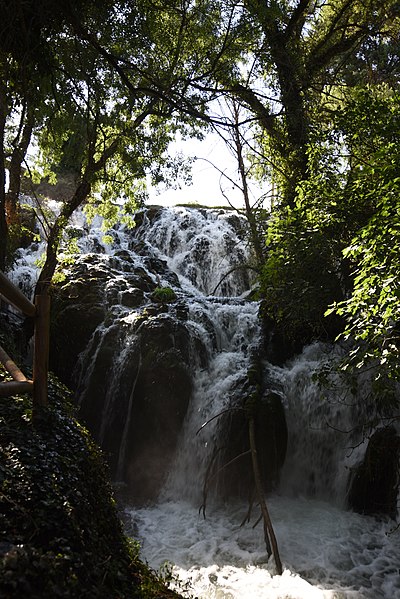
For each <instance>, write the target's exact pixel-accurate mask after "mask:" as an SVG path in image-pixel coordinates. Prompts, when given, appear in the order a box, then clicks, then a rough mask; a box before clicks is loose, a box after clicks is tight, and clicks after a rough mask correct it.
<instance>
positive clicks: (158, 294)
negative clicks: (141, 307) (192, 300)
mask: <svg viewBox="0 0 400 599" xmlns="http://www.w3.org/2000/svg"><path fill="white" fill-rule="evenodd" d="M152 297H153V300H154V301H155V302H159V303H162V304H164V303H165V304H168V303H170V302H174V301H175V300H176V293H175V291H174V290H173V289H171V287H156V288H155V289H154V291H153V294H152Z"/></svg>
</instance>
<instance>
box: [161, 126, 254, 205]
mask: <svg viewBox="0 0 400 599" xmlns="http://www.w3.org/2000/svg"><path fill="white" fill-rule="evenodd" d="M174 149H175V150H176V151H182V152H183V153H184V154H185V155H187V156H196V157H197V160H195V162H194V163H193V166H192V181H193V182H192V185H190V186H184V187H183V188H182V189H180V190H176V189H169V190H165V189H164V190H156V189H151V190H150V194H149V196H150V197H149V203H150V204H159V205H162V206H171V205H176V204H187V203H195V204H199V205H204V206H229V202H230V203H231V204H232V205H233V206H234V207H235V208H241V207H244V201H243V195H242V193H241V192H240V190H238V189H237V188H235V186H234V185H233V184H232V183H231V182H230V181H228V179H227V178H226V177H224V176H221V173H220V172H219V171H222V172H223V173H225V174H226V175H227V176H228V177H230V178H231V179H234V180H236V181H238V178H237V162H236V160H235V158H234V157H233V156H232V154H231V153H230V151H229V150H228V148H227V147H226V146H225V143H224V142H223V140H222V139H221V138H220V137H219V136H218V135H217V134H216V133H210V134H208V135H207V136H206V137H205V139H204V140H202V141H199V140H197V139H195V140H187V141H183V142H176V143H175V144H174ZM172 151H173V149H172ZM211 163H212V164H211ZM213 164H214V165H215V167H217V168H215V167H214V166H213ZM221 186H222V190H223V192H224V193H223V192H222V191H221ZM252 193H253V199H254V200H255V199H258V197H260V196H261V194H262V189H261V188H260V187H259V186H256V185H252ZM224 194H225V195H226V196H227V197H224ZM227 198H228V200H229V202H228V200H227Z"/></svg>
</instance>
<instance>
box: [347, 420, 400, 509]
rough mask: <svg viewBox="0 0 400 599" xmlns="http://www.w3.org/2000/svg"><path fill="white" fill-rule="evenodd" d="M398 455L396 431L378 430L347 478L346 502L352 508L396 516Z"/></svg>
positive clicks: (399, 439)
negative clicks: (348, 482) (348, 481)
mask: <svg viewBox="0 0 400 599" xmlns="http://www.w3.org/2000/svg"><path fill="white" fill-rule="evenodd" d="M399 458H400V437H399V435H398V434H397V433H396V430H395V429H394V428H393V427H392V426H390V427H384V428H380V429H378V430H377V431H376V432H375V433H374V434H373V435H372V437H371V439H370V440H369V443H368V447H367V451H366V453H365V456H364V459H363V461H362V463H361V464H360V465H359V466H358V467H357V468H356V469H355V470H354V471H353V473H352V476H351V479H350V485H349V493H348V502H349V506H350V507H351V508H352V509H354V510H355V511H356V512H360V513H362V514H372V515H388V516H390V517H391V518H395V517H396V514H397V494H398V489H399V478H400V473H399Z"/></svg>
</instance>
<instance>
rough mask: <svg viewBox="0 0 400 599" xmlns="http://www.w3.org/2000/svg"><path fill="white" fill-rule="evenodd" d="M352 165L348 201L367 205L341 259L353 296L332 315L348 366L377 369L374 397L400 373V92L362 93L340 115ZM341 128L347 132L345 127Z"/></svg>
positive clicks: (382, 89) (390, 386)
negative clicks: (341, 322) (346, 348)
mask: <svg viewBox="0 0 400 599" xmlns="http://www.w3.org/2000/svg"><path fill="white" fill-rule="evenodd" d="M341 117H342V122H343V124H344V126H345V125H346V124H347V131H346V132H347V134H348V138H349V144H350V145H351V148H352V154H353V161H354V166H353V169H352V171H351V177H349V184H348V189H347V193H348V197H349V200H350V201H353V202H354V200H355V199H356V198H357V199H359V200H361V201H363V202H364V204H365V206H368V207H369V211H368V212H367V214H366V218H365V219H364V222H363V223H362V226H360V227H359V229H358V230H357V231H356V233H355V235H354V237H353V238H352V239H351V242H350V243H349V245H348V246H347V247H346V248H345V249H344V251H343V255H344V257H345V259H347V260H349V261H350V263H351V264H352V265H353V268H352V277H353V281H354V286H353V289H352V292H351V294H349V296H348V297H347V298H346V299H345V300H344V301H342V302H340V303H337V304H335V305H334V306H333V307H331V308H330V309H329V310H328V312H327V313H328V314H329V313H332V312H336V313H337V314H339V315H340V316H342V317H344V318H345V319H346V328H345V330H344V332H343V335H342V337H343V338H344V339H348V340H351V341H352V343H353V347H352V350H351V352H350V355H349V356H348V359H347V360H345V363H344V364H343V368H346V369H347V368H351V369H355V370H356V371H357V370H358V371H362V370H364V369H366V368H372V369H373V370H374V386H375V390H376V392H377V393H382V392H383V390H386V391H389V392H392V393H395V386H396V381H398V380H399V375H400V361H399V352H400V330H399V324H400V256H399V251H398V248H399V244H400V167H399V165H400V152H399V145H398V139H397V132H398V130H399V123H400V94H398V93H393V92H391V91H390V90H389V89H388V88H387V87H385V86H384V87H380V88H377V89H363V90H359V91H357V93H356V94H355V96H354V99H353V101H352V102H351V103H350V104H349V105H348V106H347V107H346V108H345V109H344V110H343V112H342V115H341ZM343 128H344V127H343Z"/></svg>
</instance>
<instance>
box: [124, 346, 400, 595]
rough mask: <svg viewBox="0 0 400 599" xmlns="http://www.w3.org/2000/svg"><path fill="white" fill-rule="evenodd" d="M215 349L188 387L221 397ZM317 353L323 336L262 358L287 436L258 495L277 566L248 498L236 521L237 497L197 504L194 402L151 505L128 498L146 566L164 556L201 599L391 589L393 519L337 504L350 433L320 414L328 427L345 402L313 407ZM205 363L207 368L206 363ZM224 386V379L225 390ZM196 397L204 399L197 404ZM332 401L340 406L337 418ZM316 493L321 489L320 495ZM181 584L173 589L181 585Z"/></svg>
mask: <svg viewBox="0 0 400 599" xmlns="http://www.w3.org/2000/svg"><path fill="white" fill-rule="evenodd" d="M223 356H224V352H222V353H221V355H220V356H219V357H216V358H215V362H216V364H213V363H212V365H211V368H210V369H208V371H207V372H206V373H203V377H202V378H201V379H200V380H199V384H200V388H199V389H198V391H197V393H199V394H200V395H201V394H202V393H204V390H202V389H201V384H205V387H206V395H208V396H212V395H213V393H215V395H216V396H217V397H224V393H220V392H219V388H221V387H222V388H223V387H224V384H225V383H224V382H223V381H222V380H221V378H223V369H222V370H219V369H218V366H217V364H218V362H219V360H221V361H222V362H223V361H224V357H223ZM324 356H326V349H325V348H324V347H323V346H312V347H310V348H307V349H306V351H305V352H304V354H303V355H302V356H299V357H298V358H296V359H295V360H293V361H292V362H291V363H290V364H289V365H288V366H287V368H277V367H271V366H268V368H269V369H270V370H272V371H273V372H272V374H271V376H272V377H273V378H274V379H275V380H277V381H279V383H280V385H281V387H282V388H283V392H284V395H285V397H286V398H287V404H288V406H287V407H288V416H289V417H288V426H289V439H290V438H292V439H293V440H292V441H290V443H289V448H288V457H287V462H286V465H285V468H284V471H283V474H282V484H281V490H280V494H279V495H278V494H275V495H273V496H271V497H268V498H267V503H268V507H269V510H270V514H271V519H272V522H273V525H274V529H275V534H276V537H277V542H278V545H279V551H280V555H281V559H282V562H283V567H284V572H283V574H282V576H278V575H276V572H275V566H274V562H273V559H272V558H270V560H268V557H267V554H266V549H265V545H264V541H263V530H262V525H261V523H259V524H258V525H257V526H255V527H254V528H253V525H254V524H255V522H256V521H257V519H258V515H259V513H258V510H257V508H254V512H253V514H252V517H251V520H250V523H246V524H244V525H241V523H242V522H243V520H244V518H245V515H246V511H247V505H246V504H245V503H243V502H242V503H240V502H229V503H227V504H225V505H222V504H218V503H211V505H208V507H207V514H206V519H204V518H203V516H202V512H200V510H199V507H200V505H201V499H200V497H199V495H198V490H199V488H201V486H202V477H203V474H204V467H203V466H202V465H201V464H199V462H198V461H197V462H196V459H194V458H197V459H198V454H199V453H201V449H202V448H201V447H199V446H198V447H197V449H196V447H195V446H194V444H193V443H194V439H195V435H194V432H195V429H196V427H197V426H198V423H199V422H200V421H201V419H202V418H201V417H200V418H199V417H198V414H197V415H196V411H197V412H199V411H200V410H201V408H199V407H197V409H195V410H194V413H193V414H192V416H191V417H190V418H189V419H188V421H187V427H186V430H185V432H184V437H183V441H182V446H181V453H180V454H179V456H180V458H179V459H178V461H177V464H176V468H175V469H174V471H173V473H172V475H171V478H170V480H169V483H168V486H167V490H166V492H165V493H164V494H163V495H162V499H161V500H160V501H159V503H158V504H156V505H153V506H149V507H142V508H139V509H138V508H135V509H133V510H132V509H130V508H128V510H127V512H128V513H129V514H130V518H131V521H132V526H133V529H132V530H134V531H135V533H136V535H137V536H138V537H139V539H140V540H141V542H142V550H143V556H144V557H145V558H146V559H147V560H148V562H149V563H150V565H152V566H153V567H154V568H156V569H157V568H160V567H161V566H162V565H163V563H164V562H165V561H166V560H168V562H170V563H171V564H173V565H174V567H173V571H174V573H175V574H176V575H177V576H178V577H179V579H180V580H181V581H182V585H183V587H184V585H185V584H186V585H187V592H188V596H192V597H193V596H194V597H198V598H201V599H267V598H268V599H270V598H276V599H309V598H315V599H317V598H318V599H322V598H324V599H356V598H357V599H379V598H381V599H392V598H393V599H399V598H400V570H399V568H400V557H399V556H400V532H399V531H398V530H395V527H396V525H395V523H393V521H389V522H387V521H379V520H377V519H375V518H372V517H368V516H362V515H359V514H355V513H352V512H350V511H346V510H344V509H343V508H342V507H340V504H342V503H343V496H341V497H339V494H340V492H342V493H343V492H344V486H343V479H344V478H346V477H347V470H346V465H347V462H346V460H347V456H348V455H349V453H350V452H349V449H348V447H349V444H350V443H351V441H349V439H348V437H347V436H346V435H343V434H340V433H339V432H338V431H334V430H332V429H331V428H329V427H327V426H326V420H327V419H328V420H329V419H336V420H335V423H336V425H337V426H338V427H339V426H343V427H345V426H346V425H348V423H349V418H350V415H349V412H351V409H350V410H348V409H347V406H343V405H342V404H338V403H334V402H328V408H326V409H324V410H323V412H322V415H320V414H319V413H318V407H319V406H321V403H323V402H322V400H319V398H318V393H317V387H316V386H315V384H314V383H313V381H312V379H311V375H312V372H313V370H314V368H315V366H316V365H317V364H318V363H319V362H320V360H321V359H322V358H323V357H324ZM229 359H230V358H228V361H229ZM214 367H215V368H216V369H217V372H213V368H214ZM238 368H239V369H240V365H238ZM215 375H217V376H216V379H215V383H214V384H213V383H212V382H211V381H212V379H213V377H214V376H215ZM228 377H229V375H228ZM205 381H207V382H206V383H205ZM229 388H230V387H229V381H228V380H226V392H228V393H229ZM307 389H308V392H309V394H308V393H307ZM213 390H214V391H213ZM199 403H200V405H202V406H203V408H204V404H202V403H201V401H200V402H199ZM338 405H339V407H340V408H344V410H343V411H344V414H343V415H341V416H340V418H339V419H338V417H337V411H338ZM329 406H330V407H331V411H329ZM223 407H224V404H223V403H222V405H221V404H218V405H217V407H216V408H215V411H218V410H221V409H222V408H223ZM291 410H292V411H293V412H294V413H293V415H291V414H290V412H291ZM316 410H317V412H315V411H316ZM202 417H203V419H205V418H208V417H209V415H207V416H206V415H205V414H203V415H202ZM205 430H206V429H205ZM217 433H218V429H216V430H214V431H211V432H210V434H209V435H208V436H207V439H208V441H209V442H210V441H211V442H212V437H213V435H215V434H217ZM332 435H333V436H332ZM308 437H310V438H308ZM197 442H198V441H197ZM203 442H204V441H203ZM183 455H184V456H186V461H185V459H182V456H183ZM171 479H172V480H171ZM335 484H337V485H338V489H336V488H335ZM324 485H327V489H326V488H325V487H324ZM196 490H197V493H196ZM320 497H324V498H326V499H329V500H330V501H329V503H328V501H321V500H320ZM182 585H181V587H180V589H179V590H180V591H181V592H183V594H185V593H184V591H182V588H183V587H182Z"/></svg>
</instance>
